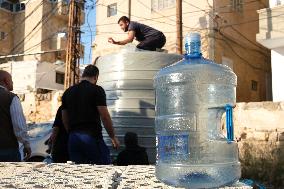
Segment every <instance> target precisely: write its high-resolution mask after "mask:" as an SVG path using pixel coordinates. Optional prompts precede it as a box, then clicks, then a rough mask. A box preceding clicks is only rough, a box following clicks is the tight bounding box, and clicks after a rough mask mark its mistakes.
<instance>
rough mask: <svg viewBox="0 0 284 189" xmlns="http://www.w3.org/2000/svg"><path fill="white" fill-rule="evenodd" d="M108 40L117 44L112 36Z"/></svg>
mask: <svg viewBox="0 0 284 189" xmlns="http://www.w3.org/2000/svg"><path fill="white" fill-rule="evenodd" d="M108 42H109V43H111V44H117V42H116V41H115V40H114V39H113V38H111V37H109V38H108Z"/></svg>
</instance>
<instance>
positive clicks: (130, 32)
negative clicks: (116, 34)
mask: <svg viewBox="0 0 284 189" xmlns="http://www.w3.org/2000/svg"><path fill="white" fill-rule="evenodd" d="M134 37H135V31H129V32H128V37H127V38H126V39H125V40H122V41H115V40H113V39H112V38H109V39H108V41H109V42H110V43H112V44H115V45H126V44H127V43H131V42H132V41H133V40H134Z"/></svg>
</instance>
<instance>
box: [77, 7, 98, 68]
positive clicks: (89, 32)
mask: <svg viewBox="0 0 284 189" xmlns="http://www.w3.org/2000/svg"><path fill="white" fill-rule="evenodd" d="M88 23H89V24H88ZM89 25H90V27H89ZM95 26H96V8H95V6H93V7H90V6H86V9H85V23H84V25H83V26H82V27H81V31H82V32H83V33H82V34H81V42H82V44H83V45H84V46H85V53H84V59H83V60H81V64H90V63H91V61H92V58H91V54H90V53H91V51H90V50H91V45H92V41H94V40H95V31H96V27H95Z"/></svg>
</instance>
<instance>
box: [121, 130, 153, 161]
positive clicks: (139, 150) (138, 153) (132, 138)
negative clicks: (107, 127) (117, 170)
mask: <svg viewBox="0 0 284 189" xmlns="http://www.w3.org/2000/svg"><path fill="white" fill-rule="evenodd" d="M124 144H125V146H126V148H125V150H123V151H121V152H120V153H119V154H118V156H117V160H116V163H117V165H119V166H127V165H149V161H148V155H147V152H146V149H145V148H143V147H140V146H139V145H138V138H137V134H136V133H132V132H127V133H126V134H125V136H124Z"/></svg>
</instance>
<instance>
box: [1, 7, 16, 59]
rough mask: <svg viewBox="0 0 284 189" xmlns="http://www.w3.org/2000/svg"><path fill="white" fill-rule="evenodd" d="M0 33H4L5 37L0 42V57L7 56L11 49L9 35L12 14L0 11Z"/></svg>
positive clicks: (11, 36)
mask: <svg viewBox="0 0 284 189" xmlns="http://www.w3.org/2000/svg"><path fill="white" fill-rule="evenodd" d="M0 26H1V27H0V32H5V33H6V37H5V39H4V40H0V56H1V55H7V54H8V53H9V52H10V50H11V49H12V47H13V35H12V34H11V33H10V31H11V30H12V27H13V15H12V13H10V12H8V11H6V10H4V9H0ZM0 62H1V60H0Z"/></svg>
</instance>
